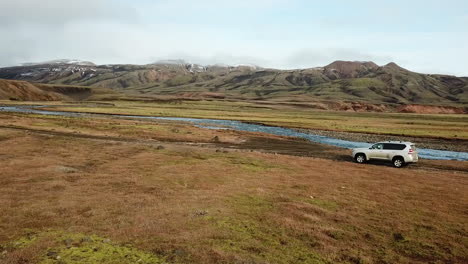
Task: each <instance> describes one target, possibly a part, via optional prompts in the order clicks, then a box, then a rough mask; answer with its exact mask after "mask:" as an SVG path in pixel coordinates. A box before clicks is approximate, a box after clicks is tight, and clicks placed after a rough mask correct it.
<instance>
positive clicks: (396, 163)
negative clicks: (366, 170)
mask: <svg viewBox="0 0 468 264" xmlns="http://www.w3.org/2000/svg"><path fill="white" fill-rule="evenodd" d="M392 164H393V167H395V168H401V167H403V166H404V165H405V161H404V160H403V158H401V157H396V158H393V160H392Z"/></svg>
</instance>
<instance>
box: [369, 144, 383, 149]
mask: <svg viewBox="0 0 468 264" xmlns="http://www.w3.org/2000/svg"><path fill="white" fill-rule="evenodd" d="M371 149H383V144H382V143H378V144H375V145H373V146H372V147H371Z"/></svg>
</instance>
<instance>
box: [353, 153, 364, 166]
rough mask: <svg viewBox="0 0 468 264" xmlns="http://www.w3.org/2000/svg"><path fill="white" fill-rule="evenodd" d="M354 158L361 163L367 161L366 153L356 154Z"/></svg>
mask: <svg viewBox="0 0 468 264" xmlns="http://www.w3.org/2000/svg"><path fill="white" fill-rule="evenodd" d="M354 160H355V161H356V162H357V163H359V164H363V163H366V155H364V154H362V153H358V154H356V156H354Z"/></svg>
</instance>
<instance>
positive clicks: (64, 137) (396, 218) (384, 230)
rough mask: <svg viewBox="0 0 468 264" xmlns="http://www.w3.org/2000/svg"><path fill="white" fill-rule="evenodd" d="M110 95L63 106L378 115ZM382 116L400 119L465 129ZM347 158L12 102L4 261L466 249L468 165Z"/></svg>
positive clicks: (181, 126)
mask: <svg viewBox="0 0 468 264" xmlns="http://www.w3.org/2000/svg"><path fill="white" fill-rule="evenodd" d="M113 103H114V104H115V105H116V107H112V106H108V105H107V106H106V105H103V104H95V105H91V104H86V105H77V106H74V108H68V107H67V108H63V109H64V110H70V109H72V110H74V111H75V110H80V111H89V112H107V113H118V114H142V115H167V116H192V117H194V116H195V117H207V118H210V117H211V118H226V119H238V120H246V121H251V122H262V123H269V124H272V125H289V126H291V127H309V128H315V127H318V126H323V128H330V129H333V127H331V126H330V123H327V122H338V123H343V122H345V124H346V125H343V126H346V127H351V126H352V124H353V122H351V121H347V119H349V118H353V117H354V118H355V119H354V122H365V121H366V120H367V122H370V120H376V121H381V120H382V118H380V119H379V118H376V117H374V116H373V115H374V114H362V115H361V114H355V113H333V112H318V111H309V110H307V109H296V108H294V109H293V108H291V107H289V106H284V107H279V108H275V107H272V106H269V105H266V106H265V105H259V104H250V103H236V102H225V103H222V104H220V103H214V102H208V101H207V102H181V103H159V104H156V103H129V102H113ZM57 106H60V104H57ZM268 113H270V114H268ZM384 116H386V117H388V120H384V121H383V122H384V123H385V124H387V126H389V127H390V122H397V121H398V120H400V122H408V118H411V119H412V120H414V121H421V122H423V120H422V119H424V118H425V119H426V121H425V122H428V123H431V127H435V128H437V126H435V125H434V124H436V123H437V124H442V123H445V122H450V123H453V124H454V126H455V127H458V128H460V129H462V128H463V127H464V126H465V125H466V124H463V121H460V120H464V118H465V117H463V116H445V115H444V116H442V115H430V116H420V117H419V118H418V115H414V116H413V115H407V116H406V117H404V116H402V115H401V116H400V115H398V114H385V115H384ZM269 118H270V119H269ZM332 120H333V121H332ZM346 122H347V123H346ZM327 124H328V125H327ZM412 127H413V129H416V128H414V127H416V126H415V125H414V124H413V126H412ZM379 129H383V128H379ZM382 131H384V130H382ZM276 153H284V154H293V155H277V154H276ZM348 154H349V153H348V151H346V150H341V149H338V148H333V147H328V146H324V145H320V144H314V143H310V142H305V141H300V140H292V139H288V138H284V137H277V136H269V135H263V134H259V133H247V132H236V131H229V130H208V129H202V128H197V127H193V126H190V125H188V124H185V123H180V122H174V121H160V122H157V123H155V122H148V121H142V120H123V119H116V118H113V117H111V116H109V117H99V118H76V117H56V116H42V115H32V114H18V113H0V211H1V212H2V214H1V215H0V263H9V264H10V263H41V264H46V263H47V264H49V263H57V264H58V263H208V264H209V263H252V264H257V263H258V264H260V263H261V264H266V263H466V262H467V261H468V250H467V247H466V245H467V243H468V236H467V235H466V234H467V233H468V224H467V223H468V221H467V215H466V212H467V210H468V207H467V205H468V196H467V195H466V194H467V193H468V173H467V172H468V163H467V162H457V161H426V160H423V161H421V162H420V163H419V164H417V165H414V166H409V167H407V168H404V169H394V168H392V167H390V166H385V165H375V164H366V165H358V164H355V163H353V162H352V161H351V159H350V158H349V157H348Z"/></svg>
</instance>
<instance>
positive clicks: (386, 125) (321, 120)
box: [54, 101, 468, 139]
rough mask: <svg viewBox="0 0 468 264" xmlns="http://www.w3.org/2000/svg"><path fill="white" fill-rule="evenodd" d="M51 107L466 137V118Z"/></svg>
mask: <svg viewBox="0 0 468 264" xmlns="http://www.w3.org/2000/svg"><path fill="white" fill-rule="evenodd" d="M111 103H112V104H113V105H114V106H106V105H103V104H98V105H89V103H85V104H82V105H76V106H66V107H60V106H58V107H54V109H57V110H63V111H77V112H92V113H107V114H127V115H152V116H171V117H195V118H197V117H198V118H215V119H230V120H241V121H247V122H255V123H262V124H267V125H274V126H284V127H291V128H304V129H322V130H332V131H345V132H359V133H373V134H385V135H396V136H414V137H434V138H446V139H468V115H462V114H459V115H449V114H408V113H355V112H337V111H319V110H315V109H310V108H307V107H300V106H295V105H278V104H274V103H265V104H263V103H255V102H229V101H170V102H158V103H150V102H146V103H142V102H128V101H113V102H111Z"/></svg>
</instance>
